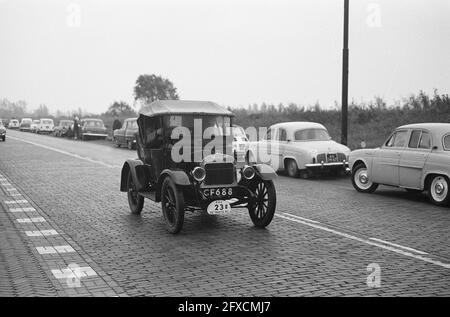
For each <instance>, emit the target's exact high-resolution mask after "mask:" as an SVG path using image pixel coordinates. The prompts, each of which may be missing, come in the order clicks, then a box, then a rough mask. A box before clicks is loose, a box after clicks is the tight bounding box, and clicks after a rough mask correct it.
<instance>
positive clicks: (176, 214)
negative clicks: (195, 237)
mask: <svg viewBox="0 0 450 317" xmlns="http://www.w3.org/2000/svg"><path fill="white" fill-rule="evenodd" d="M161 206H162V212H163V216H164V221H165V222H166V228H167V231H169V232H170V233H178V232H180V230H181V228H182V227H183V222H184V197H183V193H182V192H181V190H179V189H178V188H177V186H176V185H175V183H174V182H173V181H172V179H171V178H170V177H167V178H166V179H165V180H164V182H163V184H162V189H161Z"/></svg>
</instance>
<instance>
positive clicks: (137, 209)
mask: <svg viewBox="0 0 450 317" xmlns="http://www.w3.org/2000/svg"><path fill="white" fill-rule="evenodd" d="M127 188H128V204H129V205H130V210H131V213H132V214H135V215H139V214H140V213H141V211H142V208H143V207H144V197H142V196H140V195H139V194H138V192H137V190H136V185H135V184H134V182H133V176H132V175H131V172H129V173H128V181H127Z"/></svg>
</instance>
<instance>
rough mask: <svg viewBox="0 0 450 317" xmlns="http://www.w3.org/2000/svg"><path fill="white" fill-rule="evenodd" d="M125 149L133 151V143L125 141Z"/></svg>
mask: <svg viewBox="0 0 450 317" xmlns="http://www.w3.org/2000/svg"><path fill="white" fill-rule="evenodd" d="M127 148H128V150H132V149H133V141H130V140H128V141H127Z"/></svg>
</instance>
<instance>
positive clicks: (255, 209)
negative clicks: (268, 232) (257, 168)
mask: <svg viewBox="0 0 450 317" xmlns="http://www.w3.org/2000/svg"><path fill="white" fill-rule="evenodd" d="M250 189H251V190H252V191H253V192H254V194H255V200H254V202H252V203H250V204H249V206H248V212H249V214H250V219H251V220H252V222H253V224H254V225H255V226H256V227H259V228H264V227H266V226H268V225H269V224H270V222H271V221H272V219H273V216H274V214H275V208H276V205H277V193H276V191H275V185H274V184H273V181H263V180H259V181H258V182H256V183H255V184H254V185H253V186H251V187H250Z"/></svg>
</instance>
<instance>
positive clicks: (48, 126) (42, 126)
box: [36, 119, 55, 134]
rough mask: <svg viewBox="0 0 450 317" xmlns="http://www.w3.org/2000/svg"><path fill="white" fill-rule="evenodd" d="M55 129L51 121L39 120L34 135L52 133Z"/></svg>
mask: <svg viewBox="0 0 450 317" xmlns="http://www.w3.org/2000/svg"><path fill="white" fill-rule="evenodd" d="M54 128H55V126H54V124H53V119H40V120H39V124H38V125H37V129H36V133H38V134H40V133H47V134H50V133H53V129H54Z"/></svg>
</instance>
